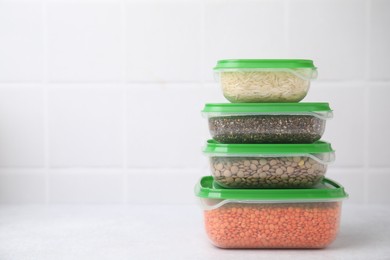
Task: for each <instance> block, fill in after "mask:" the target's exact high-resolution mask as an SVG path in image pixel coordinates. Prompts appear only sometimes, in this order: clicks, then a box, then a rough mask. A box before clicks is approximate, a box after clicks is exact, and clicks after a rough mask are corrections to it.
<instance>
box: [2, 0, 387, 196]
mask: <svg viewBox="0 0 390 260" xmlns="http://www.w3.org/2000/svg"><path fill="white" fill-rule="evenodd" d="M389 13H390V1H387V0H316V1H313V0H257V1H255V0H235V1H216V0H203V1H199V0H187V1H179V0H176V1H175V0H170V1H168V0H167V1H157V0H148V1H141V0H139V1H135V0H133V1H131V0H129V1H125V0H123V1H119V0H118V1H112V0H111V1H110V0H72V1H69V0H42V1H39V0H35V1H34V0H29V1H27V0H26V1H21V0H14V1H11V0H0V202H1V203H156V202H158V203H194V202H195V199H194V197H193V194H192V193H193V185H194V184H195V182H196V180H198V178H199V177H200V176H201V175H205V174H207V173H208V171H207V160H206V158H204V157H203V156H202V154H201V147H202V145H203V143H204V141H205V140H206V139H207V138H208V137H209V135H208V130H207V123H206V120H205V119H203V118H201V115H200V110H201V108H202V106H203V104H204V103H205V102H225V100H224V98H223V97H222V94H221V91H220V89H219V87H218V85H217V84H216V83H214V81H213V74H212V67H213V65H214V64H215V63H216V61H217V60H218V59H224V58H225V59H226V58H309V59H313V60H314V61H315V63H316V65H317V66H318V68H319V79H318V80H317V81H315V82H314V83H313V84H312V87H311V90H310V92H309V95H308V96H307V98H306V99H305V101H329V102H330V104H331V106H332V108H333V109H334V113H335V117H334V119H333V120H331V121H329V123H328V125H327V129H326V134H325V137H324V139H326V140H329V141H331V142H332V144H333V146H334V148H335V149H336V151H337V154H336V155H337V162H336V163H335V164H334V165H332V166H330V168H329V171H328V176H329V177H332V178H334V179H336V180H338V181H340V182H341V183H343V184H344V185H345V186H346V188H347V190H348V191H349V193H350V200H349V203H390V196H389V195H390V192H389V188H388V185H389V184H388V183H389V182H390V152H389V149H390V116H389V112H390V102H388V100H389V96H390V65H389V64H390V63H389V61H390V15H389Z"/></svg>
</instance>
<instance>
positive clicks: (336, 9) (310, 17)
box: [289, 0, 367, 80]
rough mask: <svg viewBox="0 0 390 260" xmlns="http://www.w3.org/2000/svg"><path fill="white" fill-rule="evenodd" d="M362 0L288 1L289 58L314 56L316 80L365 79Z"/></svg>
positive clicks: (363, 3)
mask: <svg viewBox="0 0 390 260" xmlns="http://www.w3.org/2000/svg"><path fill="white" fill-rule="evenodd" d="M365 21H366V16H365V1H364V0H343V1H339V0H318V1H311V0H294V1H291V2H290V23H289V27H290V48H291V53H290V56H291V57H299V58H308V59H313V60H314V62H315V64H316V66H317V67H318V71H319V77H318V78H319V79H324V80H348V79H361V78H364V72H365V71H364V70H365V63H366V62H367V61H366V59H365V57H366V55H365V52H364V51H365V50H366V49H365V39H366V37H367V36H366V35H365V30H366V29H365V26H366V24H365Z"/></svg>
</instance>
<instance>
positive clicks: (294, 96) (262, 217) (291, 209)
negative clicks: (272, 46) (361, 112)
mask: <svg viewBox="0 0 390 260" xmlns="http://www.w3.org/2000/svg"><path fill="white" fill-rule="evenodd" d="M214 71H215V72H216V76H217V77H218V79H219V82H220V84H221V87H222V90H223V94H224V96H225V98H226V99H228V100H229V101H230V102H231V103H223V104H206V105H205V107H204V109H203V111H202V112H203V115H204V116H205V117H207V119H208V124H209V130H210V134H211V136H212V138H213V139H211V140H209V141H207V143H206V145H205V148H204V150H203V152H204V154H205V155H207V156H208V157H209V160H210V171H211V176H205V177H203V178H202V179H201V180H200V181H199V183H197V185H196V187H195V194H196V196H198V197H199V198H200V201H201V204H202V207H203V210H204V220H205V222H204V223H205V228H206V233H207V235H208V237H209V238H210V240H211V242H212V243H213V244H214V245H216V246H218V247H221V248H323V247H326V246H327V245H329V244H330V243H331V242H332V241H333V240H334V239H335V238H336V235H337V233H338V230H339V223H340V214H341V203H342V200H343V199H345V198H346V197H347V194H346V193H345V191H344V188H343V187H342V186H341V185H339V184H338V183H336V182H334V181H332V180H330V179H327V178H325V177H324V176H325V174H326V170H327V165H328V164H329V163H331V162H333V161H334V157H335V156H334V150H333V149H332V147H331V144H330V143H327V142H325V141H319V140H320V139H321V137H322V135H323V133H324V131H325V125H326V120H328V119H330V118H331V117H332V110H331V109H330V107H329V104H328V103H325V102H321V103H304V102H301V103H300V102H299V101H301V100H302V99H303V98H304V97H305V96H306V94H307V92H308V90H309V86H310V81H311V80H312V79H314V78H316V76H317V69H316V67H315V66H314V64H313V61H311V60H221V61H218V64H217V66H216V67H215V68H214Z"/></svg>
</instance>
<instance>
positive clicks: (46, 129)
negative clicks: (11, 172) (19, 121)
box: [42, 0, 50, 204]
mask: <svg viewBox="0 0 390 260" xmlns="http://www.w3.org/2000/svg"><path fill="white" fill-rule="evenodd" d="M42 22H43V39H42V41H43V82H42V83H43V89H44V101H43V102H44V105H43V106H44V116H43V118H44V122H43V124H44V130H43V131H44V169H45V204H49V201H50V198H49V196H50V187H49V165H50V154H49V142H50V141H49V93H48V92H49V90H48V84H47V83H48V42H47V35H48V28H47V2H46V0H42Z"/></svg>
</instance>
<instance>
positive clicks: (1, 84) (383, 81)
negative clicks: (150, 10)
mask: <svg viewBox="0 0 390 260" xmlns="http://www.w3.org/2000/svg"><path fill="white" fill-rule="evenodd" d="M365 77H366V76H365ZM316 82H318V83H323V84H325V83H326V84H348V83H354V84H355V83H373V84H389V83H390V79H360V80H353V79H352V80H340V79H335V80H332V79H327V80H324V79H321V80H316ZM40 83H42V81H12V82H11V81H9V82H8V81H0V87H9V86H10V85H13V86H15V87H18V86H19V85H23V86H26V85H37V84H40ZM46 83H47V84H52V85H54V86H56V85H66V86H70V87H71V86H78V85H86V86H87V85H90V86H96V85H102V86H106V85H108V84H117V85H120V84H122V83H123V80H120V81H46ZM125 83H126V84H137V85H149V86H155V85H160V84H162V83H161V81H126V82H125ZM199 83H201V84H202V83H208V84H212V83H215V82H214V81H213V80H205V79H204V80H191V81H169V82H165V83H163V84H165V85H166V84H168V85H169V84H172V85H178V84H199Z"/></svg>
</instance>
